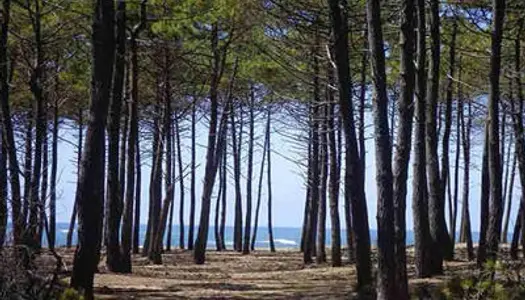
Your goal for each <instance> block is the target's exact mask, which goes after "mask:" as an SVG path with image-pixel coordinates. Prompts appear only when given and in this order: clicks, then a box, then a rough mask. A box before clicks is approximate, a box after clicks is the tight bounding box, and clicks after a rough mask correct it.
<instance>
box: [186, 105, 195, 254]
mask: <svg viewBox="0 0 525 300" xmlns="http://www.w3.org/2000/svg"><path fill="white" fill-rule="evenodd" d="M196 110H197V99H196V98H193V103H192V105H191V170H190V171H191V182H190V221H189V228H188V250H193V228H194V227H195V200H196V195H195V180H196V177H195V168H196V165H195V157H196V155H195V140H196V132H195V126H196V122H197V120H196V118H195V115H196Z"/></svg>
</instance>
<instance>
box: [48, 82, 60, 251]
mask: <svg viewBox="0 0 525 300" xmlns="http://www.w3.org/2000/svg"><path fill="white" fill-rule="evenodd" d="M56 85H57V86H56V87H55V89H56V90H58V79H57V82H56ZM58 98H59V97H58V94H56V95H55V101H54V103H53V130H52V136H51V178H50V182H49V247H50V248H51V249H54V248H55V244H56V202H57V170H58V130H59V123H58Z"/></svg>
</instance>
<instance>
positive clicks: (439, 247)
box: [425, 0, 450, 274]
mask: <svg viewBox="0 0 525 300" xmlns="http://www.w3.org/2000/svg"><path fill="white" fill-rule="evenodd" d="M439 29H440V19H439V0H431V1H430V50H431V51H430V53H431V59H430V60H429V70H428V74H429V77H428V81H429V84H428V85H427V103H426V128H425V129H426V138H425V141H426V151H427V157H426V159H427V162H426V163H427V176H428V201H429V202H428V204H429V224H430V236H431V237H432V244H433V246H432V248H431V249H432V252H433V253H432V256H431V257H430V258H431V263H432V273H433V274H441V273H442V272H443V258H444V255H445V253H446V251H447V249H449V245H450V238H449V236H448V232H447V224H446V222H445V190H444V189H443V185H442V184H441V178H440V174H439V161H438V151H437V148H438V135H437V131H436V127H437V124H436V120H437V116H438V114H437V113H436V112H437V106H438V94H439V68H440V63H441V56H440V47H441V38H440V32H439V31H440V30H439Z"/></svg>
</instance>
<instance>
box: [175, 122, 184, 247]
mask: <svg viewBox="0 0 525 300" xmlns="http://www.w3.org/2000/svg"><path fill="white" fill-rule="evenodd" d="M179 122H180V121H179V118H175V142H176V145H175V146H176V148H177V153H178V154H179V155H178V157H177V164H178V165H179V187H180V188H179V197H180V198H179V199H180V203H179V248H180V249H184V194H185V193H184V177H185V176H184V166H183V165H182V148H181V145H182V141H181V137H180V126H179Z"/></svg>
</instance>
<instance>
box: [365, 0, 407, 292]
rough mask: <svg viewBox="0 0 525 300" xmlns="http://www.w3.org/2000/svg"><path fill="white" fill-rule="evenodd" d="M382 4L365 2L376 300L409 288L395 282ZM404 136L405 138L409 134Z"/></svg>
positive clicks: (390, 150)
mask: <svg viewBox="0 0 525 300" xmlns="http://www.w3.org/2000/svg"><path fill="white" fill-rule="evenodd" d="M379 1H380V0H367V2H366V16H367V22H368V44H369V45H370V58H371V63H372V80H373V86H374V92H375V96H374V97H373V107H374V131H375V146H376V147H375V148H376V174H377V175H376V181H377V195H378V199H377V238H378V240H377V246H378V248H377V251H378V254H377V261H378V262H377V269H378V271H377V299H397V293H398V287H397V284H404V285H408V284H407V283H402V282H397V281H396V275H397V273H396V255H395V254H396V253H395V250H396V247H395V242H396V241H395V230H394V224H395V221H394V219H395V214H394V199H393V198H394V197H393V191H394V190H393V185H392V182H393V180H394V178H393V175H392V145H391V139H390V133H389V130H388V96H387V91H386V74H385V52H384V48H383V47H384V44H383V30H382V28H381V27H382V26H381V13H380V10H381V4H380V2H379ZM405 54H406V53H405ZM410 95H411V94H409V95H407V98H408V97H410ZM403 104H405V103H403ZM408 123H410V122H408ZM407 131H408V130H407ZM403 134H406V132H404V133H403ZM409 139H410V138H409ZM399 146H402V145H399ZM398 192H400V191H398ZM405 280H406V279H405Z"/></svg>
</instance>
